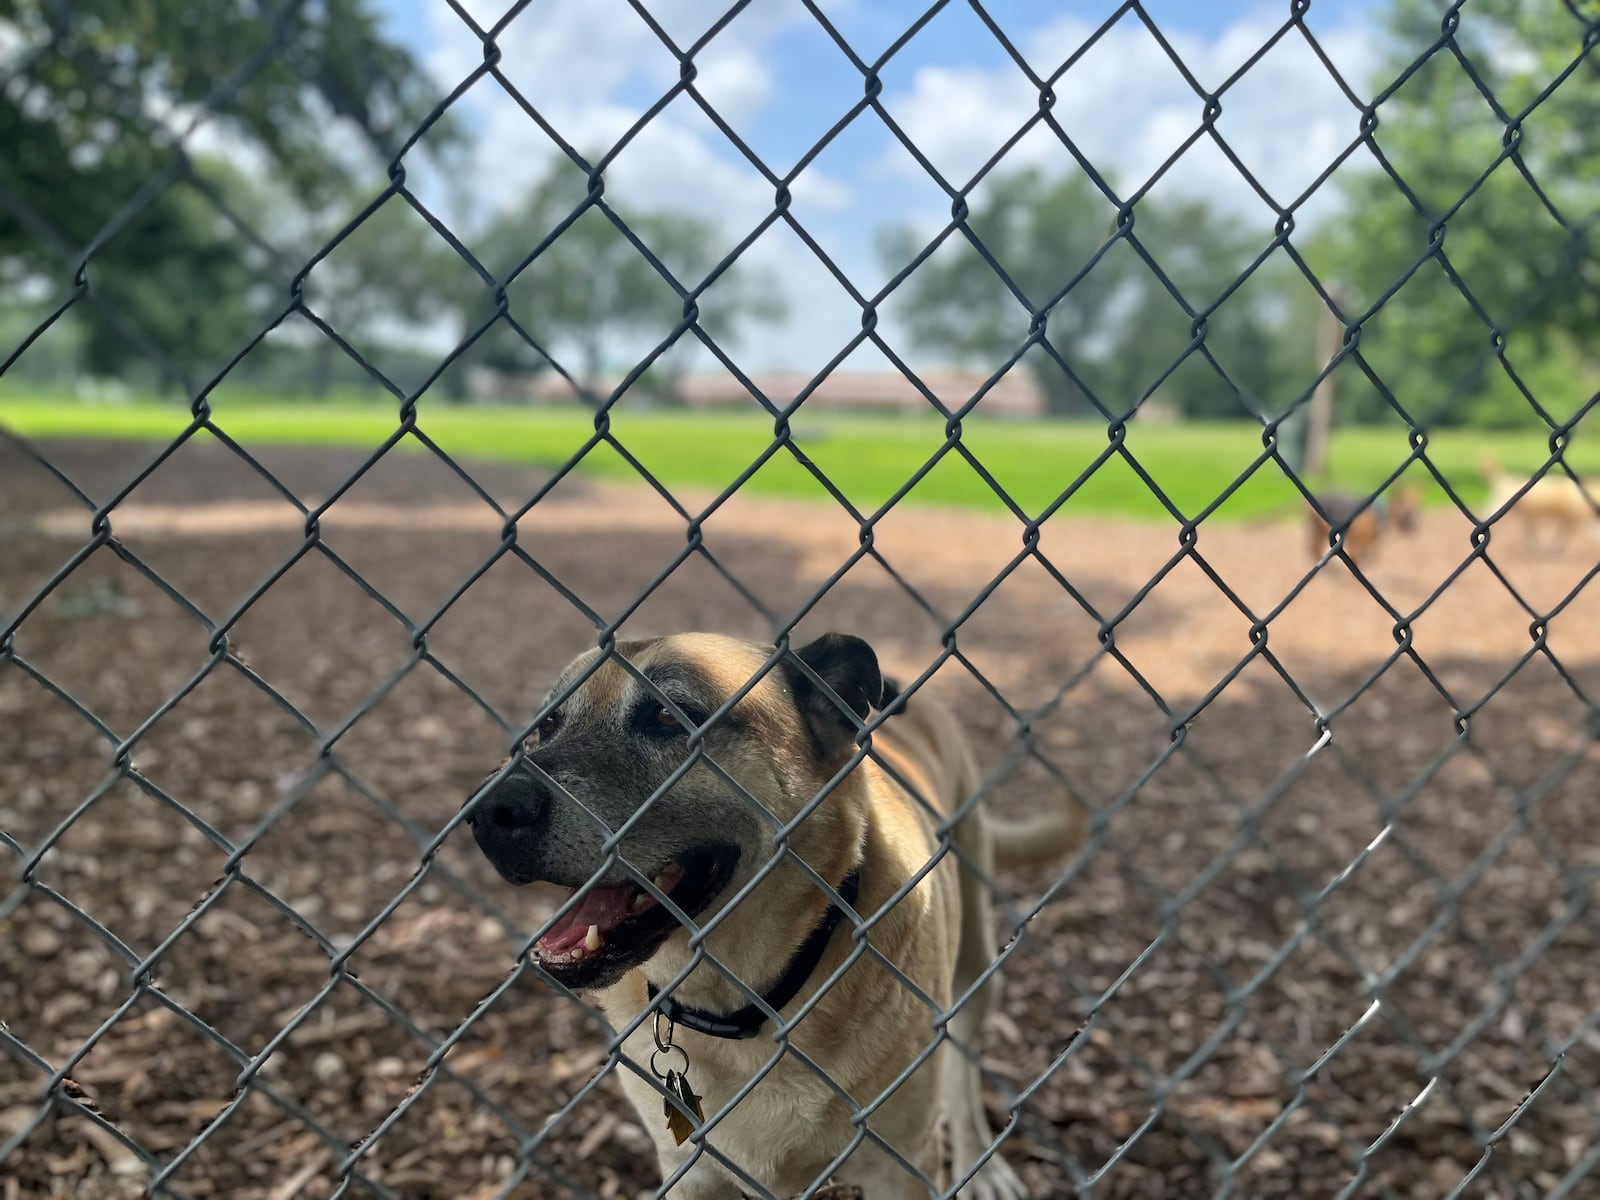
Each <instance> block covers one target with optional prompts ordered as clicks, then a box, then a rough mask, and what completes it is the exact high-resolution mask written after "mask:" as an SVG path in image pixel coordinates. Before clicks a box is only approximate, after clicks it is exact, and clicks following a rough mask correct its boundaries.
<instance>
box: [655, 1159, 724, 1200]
mask: <svg viewBox="0 0 1600 1200" xmlns="http://www.w3.org/2000/svg"><path fill="white" fill-rule="evenodd" d="M658 1149H659V1151H660V1153H659V1155H658V1158H659V1161H660V1163H661V1178H662V1180H663V1181H665V1180H667V1179H670V1178H671V1177H672V1175H673V1173H674V1172H675V1171H677V1169H678V1168H679V1167H680V1166H682V1165H683V1163H684V1162H685V1161H687V1160H688V1158H689V1157H690V1155H691V1154H692V1153H693V1151H694V1147H693V1146H672V1147H670V1148H669V1147H664V1146H663V1147H658ZM664 1195H666V1196H670V1197H671V1198H672V1200H741V1197H743V1195H744V1192H743V1190H741V1189H740V1187H739V1185H738V1184H737V1183H736V1182H735V1181H734V1180H733V1179H732V1178H731V1177H730V1176H729V1174H728V1173H727V1171H725V1170H723V1169H721V1168H719V1167H718V1166H717V1165H716V1163H715V1161H714V1160H713V1159H712V1157H711V1155H709V1154H706V1153H702V1154H701V1155H700V1157H699V1158H698V1159H696V1160H695V1162H694V1165H693V1166H691V1167H690V1168H689V1169H688V1171H687V1172H685V1173H684V1175H683V1176H682V1177H681V1178H680V1179H679V1180H678V1181H677V1182H676V1183H674V1184H673V1185H672V1187H671V1188H670V1189H669V1190H668V1191H667V1192H665V1193H664Z"/></svg>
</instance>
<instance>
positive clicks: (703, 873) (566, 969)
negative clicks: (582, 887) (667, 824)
mask: <svg viewBox="0 0 1600 1200" xmlns="http://www.w3.org/2000/svg"><path fill="white" fill-rule="evenodd" d="M738 861H739V851H738V848H737V847H734V846H724V845H719V846H706V847H702V848H699V849H695V850H691V851H689V852H688V853H687V854H685V855H683V856H682V857H681V858H680V859H678V860H677V861H676V862H673V863H670V864H668V865H667V866H666V867H664V868H662V869H661V870H660V871H658V872H657V873H656V875H655V877H654V879H653V880H652V882H653V883H654V884H655V886H656V888H657V889H658V890H659V891H660V892H661V893H662V894H663V895H664V896H667V897H668V898H669V899H671V901H672V903H673V904H674V905H676V906H677V907H678V908H679V909H681V910H682V911H683V912H684V913H685V914H686V915H687V916H690V917H698V916H699V915H700V914H701V913H702V912H704V911H705V910H706V908H707V907H708V906H709V905H710V904H711V902H712V901H713V900H715V899H716V898H717V896H718V894H720V893H721V891H722V889H723V888H725V887H726V886H727V885H728V880H729V879H731V878H732V876H733V870H734V867H735V866H737V865H738ZM576 891H578V889H577V888H573V889H571V890H570V891H569V892H568V893H567V895H568V896H569V897H570V896H571V895H572V894H573V893H575V892H576ZM679 928H680V925H679V922H678V918H677V917H675V916H674V915H673V914H672V912H671V911H670V910H668V909H667V908H665V907H663V906H662V905H661V903H660V902H658V901H657V900H656V898H655V897H654V896H653V895H651V894H650V892H649V891H647V890H646V889H645V888H644V887H642V886H640V885H639V884H637V883H632V882H630V883H623V884H615V885H612V886H608V887H594V888H591V889H589V891H588V892H586V893H584V895H583V896H582V897H581V898H580V899H579V900H578V902H577V903H576V904H574V905H573V906H572V908H570V909H569V910H568V911H567V912H566V913H564V914H563V915H562V916H560V917H559V918H557V920H556V922H555V923H554V924H553V925H551V926H550V928H549V929H547V930H545V932H544V934H543V936H541V937H540V938H539V940H538V942H537V944H536V946H535V949H536V951H537V953H538V957H539V963H540V965H541V966H543V967H544V969H545V970H546V971H547V972H549V973H550V974H551V975H553V976H555V977H556V978H557V979H559V980H560V981H561V982H562V983H564V984H566V985H567V986H569V987H605V986H608V985H610V984H611V983H613V982H615V981H616V980H617V979H618V978H619V977H621V975H622V974H623V973H624V972H625V971H627V970H629V969H630V968H632V967H635V966H638V965H639V964H640V963H642V962H645V961H646V960H648V959H649V958H650V956H651V955H652V954H654V953H655V952H656V949H657V948H658V947H659V946H660V945H661V943H662V942H664V941H666V940H667V938H669V937H670V936H671V935H672V934H673V933H674V932H676V931H677V930H678V929H679Z"/></svg>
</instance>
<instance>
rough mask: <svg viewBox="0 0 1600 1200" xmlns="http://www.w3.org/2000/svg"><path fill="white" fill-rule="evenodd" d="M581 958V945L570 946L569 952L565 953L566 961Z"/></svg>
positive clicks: (574, 960) (576, 960)
mask: <svg viewBox="0 0 1600 1200" xmlns="http://www.w3.org/2000/svg"><path fill="white" fill-rule="evenodd" d="M582 958H583V947H582V946H574V947H573V948H572V951H571V953H569V954H568V955H567V961H568V962H578V961H579V960H580V959H582Z"/></svg>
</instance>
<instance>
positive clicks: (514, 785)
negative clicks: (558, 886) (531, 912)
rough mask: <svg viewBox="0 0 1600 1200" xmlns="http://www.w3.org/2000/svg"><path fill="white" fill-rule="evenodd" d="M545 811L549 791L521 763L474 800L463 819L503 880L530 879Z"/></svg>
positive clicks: (548, 806)
mask: <svg viewBox="0 0 1600 1200" xmlns="http://www.w3.org/2000/svg"><path fill="white" fill-rule="evenodd" d="M549 812H550V795H549V792H548V791H546V789H545V787H544V785H543V784H542V783H540V782H539V781H538V780H537V779H535V778H534V777H533V773H532V772H531V771H529V770H528V769H527V767H526V766H525V765H524V766H519V767H517V768H516V769H515V770H513V771H512V772H511V773H510V774H509V775H507V776H506V777H505V778H504V779H502V780H501V781H500V782H499V783H497V784H495V785H494V787H493V788H491V789H490V790H489V792H488V793H487V794H486V795H485V796H484V797H483V799H481V800H480V801H478V807H477V808H475V809H473V810H472V815H471V816H470V817H468V818H467V823H468V824H470V825H471V826H472V837H473V840H475V841H476V842H477V843H478V849H480V850H482V851H483V853H484V857H485V858H487V859H488V860H489V862H490V863H492V864H493V866H494V869H495V870H497V871H499V872H500V874H501V875H502V876H504V877H505V879H506V882H508V883H514V884H524V883H532V882H533V881H534V874H533V863H534V861H535V850H536V848H537V845H538V842H539V839H540V837H542V836H543V834H544V830H545V825H546V823H547V818H548V816H549Z"/></svg>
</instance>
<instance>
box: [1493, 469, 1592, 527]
mask: <svg viewBox="0 0 1600 1200" xmlns="http://www.w3.org/2000/svg"><path fill="white" fill-rule="evenodd" d="M1479 469H1480V470H1481V471H1482V473H1483V480H1484V482H1485V483H1487V484H1488V485H1489V498H1488V500H1487V501H1485V503H1484V515H1485V516H1492V515H1493V514H1495V513H1498V512H1500V511H1501V510H1502V509H1504V510H1506V511H1505V515H1507V516H1511V515H1515V516H1516V517H1519V518H1522V519H1525V520H1527V521H1529V522H1530V523H1533V524H1535V525H1537V526H1539V527H1541V528H1544V529H1548V530H1551V531H1553V532H1554V533H1555V534H1556V536H1557V537H1559V538H1560V539H1561V540H1562V541H1565V540H1566V539H1567V538H1569V537H1571V536H1572V535H1573V534H1574V533H1575V532H1576V531H1577V530H1578V529H1579V528H1581V527H1582V526H1584V525H1586V524H1588V523H1589V522H1590V521H1593V520H1594V519H1595V517H1596V516H1597V515H1600V514H1597V512H1596V508H1595V504H1594V502H1593V501H1591V500H1590V498H1589V496H1588V495H1586V494H1585V492H1584V488H1583V487H1582V486H1581V485H1580V484H1579V483H1578V482H1577V480H1575V479H1573V478H1572V477H1571V476H1570V475H1567V474H1566V473H1565V472H1563V471H1560V470H1555V469H1552V470H1550V471H1548V472H1546V473H1545V474H1544V475H1541V476H1540V477H1539V478H1538V479H1537V480H1535V481H1534V482H1533V483H1531V484H1530V483H1529V482H1528V480H1527V479H1526V478H1524V477H1522V476H1519V475H1517V474H1515V473H1513V472H1510V471H1505V470H1502V469H1501V467H1500V465H1499V463H1498V462H1496V461H1495V459H1494V456H1493V455H1489V454H1485V455H1484V456H1483V457H1482V459H1481V460H1480V462H1479ZM1524 488H1526V489H1527V490H1526V491H1523V489H1524ZM1519 492H1521V493H1522V495H1521V496H1520V497H1519V496H1518V494H1517V493H1519ZM1508 506H1509V507H1508Z"/></svg>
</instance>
